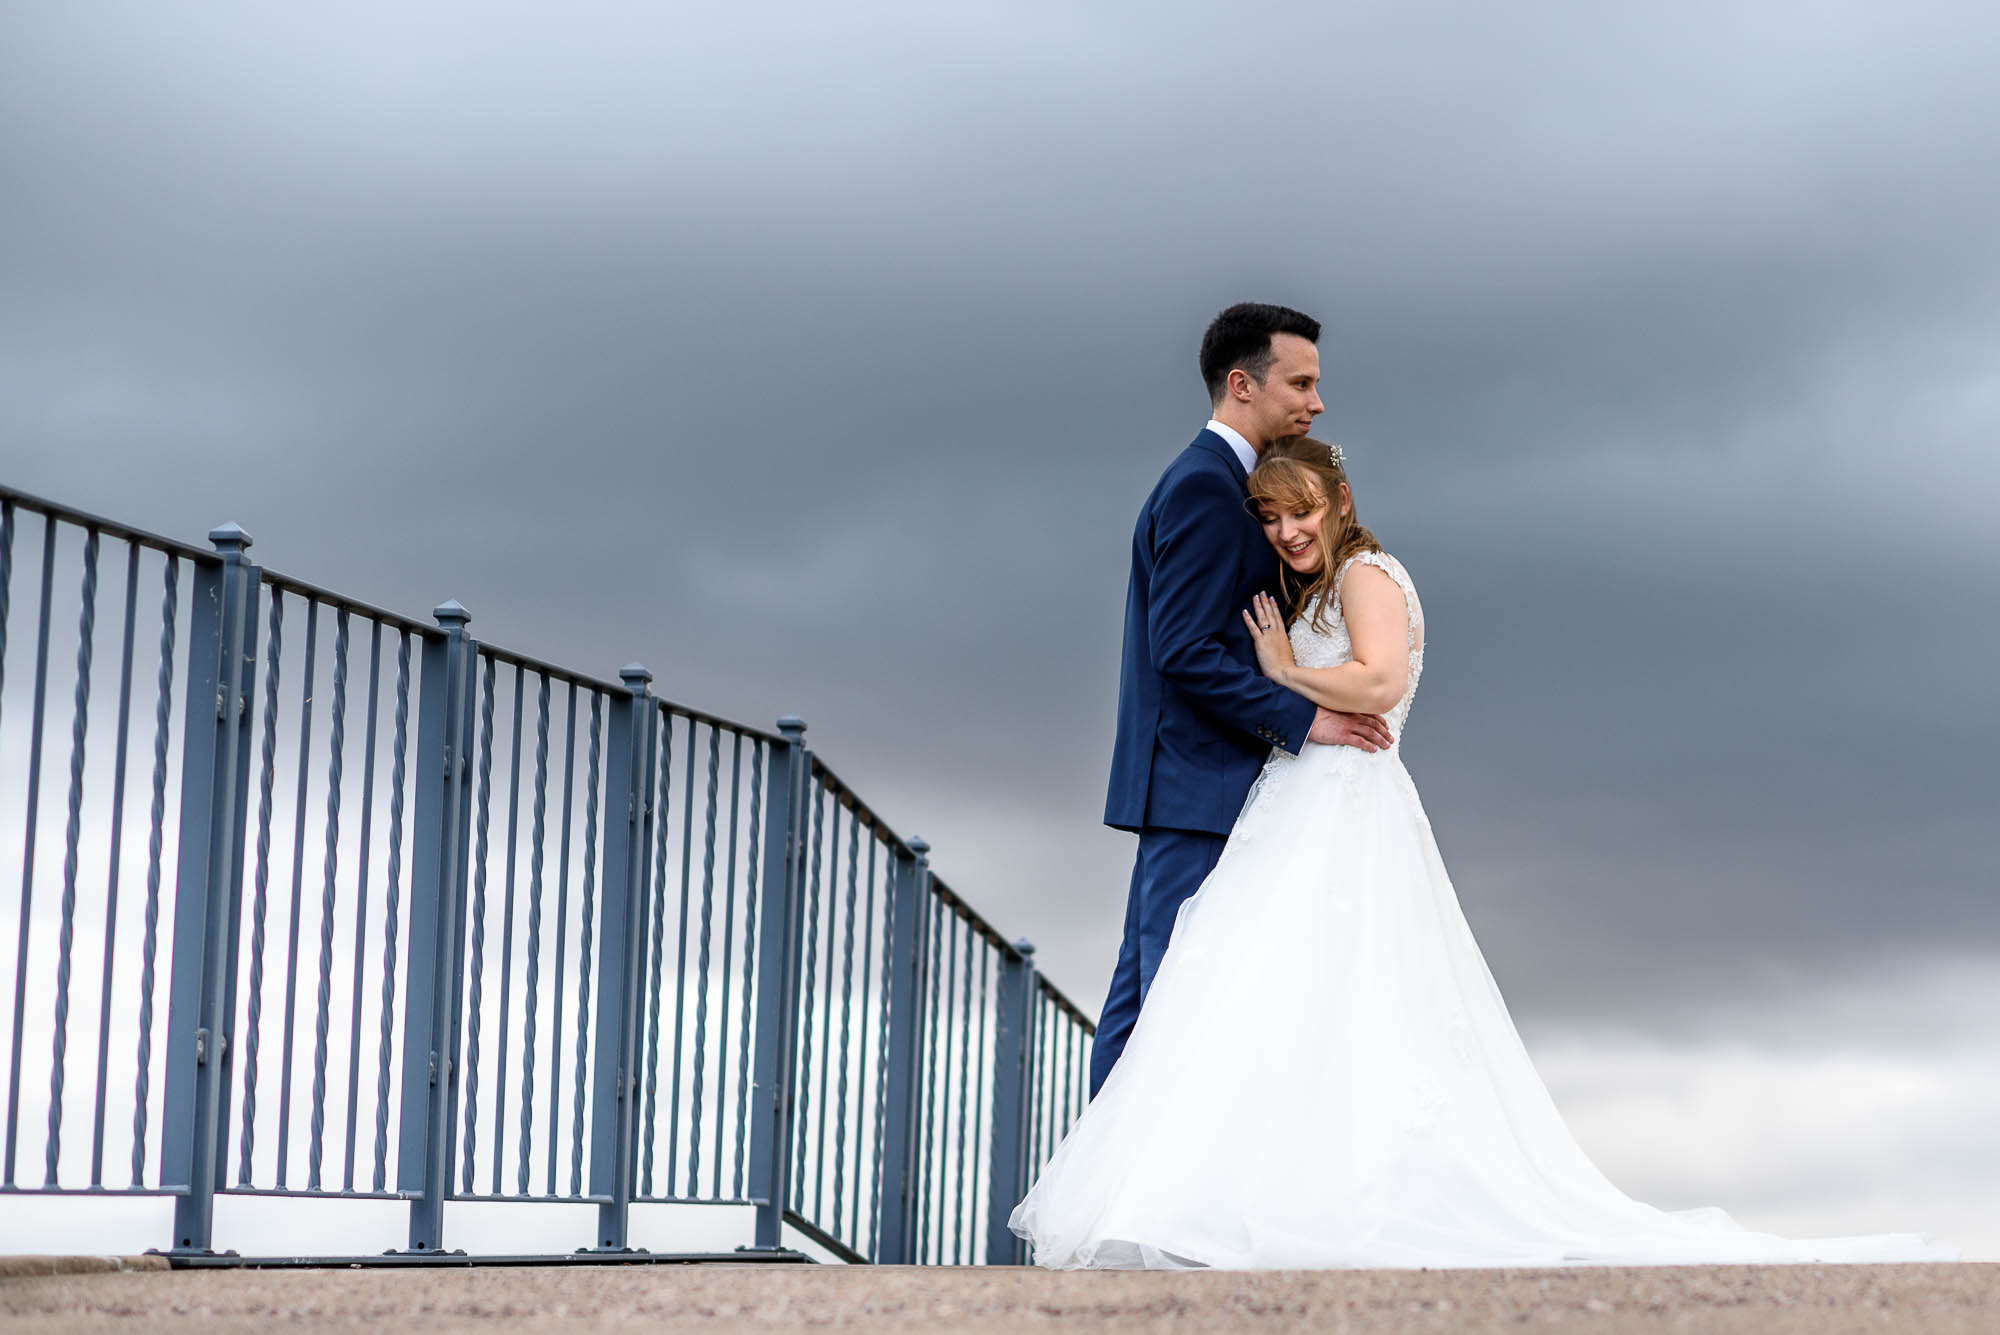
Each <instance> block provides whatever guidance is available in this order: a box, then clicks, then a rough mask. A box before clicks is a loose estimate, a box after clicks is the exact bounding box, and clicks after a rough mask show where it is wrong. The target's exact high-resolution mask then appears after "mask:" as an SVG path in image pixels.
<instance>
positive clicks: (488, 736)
mask: <svg viewBox="0 0 2000 1335" xmlns="http://www.w3.org/2000/svg"><path fill="white" fill-rule="evenodd" d="M494 667H495V664H494V660H493V659H492V658H491V657H490V656H489V657H487V659H486V673H485V677H484V680H483V681H482V683H481V687H480V691H481V696H482V698H481V700H480V706H479V797H478V799H477V801H476V802H475V804H474V805H475V809H476V812H477V817H476V824H475V829H476V833H475V835H474V843H475V851H474V853H473V863H472V998H471V1004H470V1005H469V1006H468V1007H467V1010H466V1026H465V1027H466V1039H465V1168H464V1171H463V1174H462V1176H463V1179H464V1183H465V1185H464V1186H463V1187H462V1188H460V1190H462V1191H463V1192H464V1193H465V1194H466V1195H468V1196H470V1195H471V1194H472V1172H473V1160H474V1158H475V1157H476V1156H477V1154H478V1150H479V1017H480V1012H481V1011H483V1010H485V1006H484V1005H483V1004H482V1002H483V1000H484V997H485V984H486V860H487V859H486V847H487V835H488V833H489V831H490V830H491V828H492V824H493V669H494Z"/></svg>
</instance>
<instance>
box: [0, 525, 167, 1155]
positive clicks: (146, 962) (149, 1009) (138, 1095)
mask: <svg viewBox="0 0 2000 1335" xmlns="http://www.w3.org/2000/svg"><path fill="white" fill-rule="evenodd" d="M4 550H5V549H4V546H0V552H4ZM180 573H181V561H180V557H178V556H176V555H173V554H171V553H170V554H169V555H168V556H167V575H166V586H167V590H166V593H165V595H164V596H163V597H162V598H161V600H160V671H159V676H158V678H157V679H156V684H157V698H156V699H155V701H154V704H153V807H152V812H151V824H150V826H149V827H148V831H147V836H146V938H145V942H144V944H143V945H142V946H141V948H140V951H139V1071H138V1074H137V1076H136V1077H135V1078H134V1080H133V1082H132V1185H133V1186H135V1187H136V1186H139V1185H141V1184H142V1183H143V1182H144V1180H145V1176H146V1172H145V1170H146V1099H147V1095H148V1093H149V1091H150V1086H151V1078H152V1065H153V966H154V961H155V959H156V958H157V954H158V950H159V944H160V846H161V843H162V841H163V840H164V837H165V826H166V816H167V731H168V728H169V726H170V724H171V722H172V715H173V699H174V622H175V620H176V614H177V612H178V610H179V608H180ZM5 583H6V580H5V576H4V574H0V588H4V587H5ZM4 615H5V614H4V611H0V618H4Z"/></svg>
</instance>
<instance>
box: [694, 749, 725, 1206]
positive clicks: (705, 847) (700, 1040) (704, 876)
mask: <svg viewBox="0 0 2000 1335" xmlns="http://www.w3.org/2000/svg"><path fill="white" fill-rule="evenodd" d="M721 759H722V734H721V732H719V731H718V730H717V729H715V728H714V727H712V726H711V727H710V728H709V730H708V829H707V833H706V834H705V835H704V836H703V838H702V849H701V949H700V952H699V954H698V955H697V957H696V958H697V962H696V965H695V978H696V982H695V998H696V999H695V1005H694V1103H693V1106H692V1108H691V1110H690V1120H689V1123H688V1195H690V1196H692V1195H695V1194H696V1193H697V1192H699V1191H700V1190H701V1087H702V1077H703V1075H704V1074H705V1073H706V1071H707V1052H708V952H709V939H710V933H711V932H712V930H713V928H714V924H715V818H716V808H717V803H716V800H715V792H716V787H715V781H716V772H717V767H718V765H719V764H720V762H721Z"/></svg>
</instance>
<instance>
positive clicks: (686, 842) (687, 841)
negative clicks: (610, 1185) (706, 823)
mask: <svg viewBox="0 0 2000 1335" xmlns="http://www.w3.org/2000/svg"><path fill="white" fill-rule="evenodd" d="M694 731H695V725H694V721H693V720H692V719H690V720H689V721H688V748H687V780H686V782H685V783H683V784H682V785H681V909H680V927H679V929H678V930H677V931H676V932H675V933H674V960H675V967H674V983H675V986H674V1047H673V1052H672V1054H671V1055H672V1057H673V1063H674V1080H673V1093H672V1095H671V1096H670V1097H669V1099H668V1101H667V1195H669V1196H671V1195H673V1194H674V1168H675V1165H676V1164H677V1163H678V1162H679V1157H680V1143H681V1068H682V1066H683V1065H685V1063H684V1062H682V1060H681V1053H682V1052H683V1051H685V1049H684V1048H683V1047H682V1046H681V1034H682V1031H683V1029H684V1028H685V1026H686V1023H687V963H686V961H687V935H688V931H687V929H688V884H689V882H688V872H689V868H690V867H691V866H692V865H693V856H694ZM711 731H712V730H711Z"/></svg>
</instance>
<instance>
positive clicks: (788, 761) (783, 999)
mask: <svg viewBox="0 0 2000 1335" xmlns="http://www.w3.org/2000/svg"><path fill="white" fill-rule="evenodd" d="M778 731H779V732H780V733H781V734H782V735H783V736H784V739H785V740H784V742H783V743H782V744H781V745H778V746H774V747H772V748H771V770H770V773H769V774H768V775H767V776H766V780H765V782H766V788H765V799H764V802H765V807H764V811H765V815H764V884H763V885H762V886H760V887H758V891H757V893H758V895H759V899H760V902H759V904H758V916H759V917H760V918H761V919H762V920H763V922H764V924H765V927H764V935H763V937H762V938H761V939H760V940H759V941H758V943H757V1034H756V1045H755V1055H754V1056H753V1058H752V1061H753V1063H754V1065H753V1066H752V1068H751V1073H750V1081H751V1094H750V1114H749V1115H750V1177H749V1182H748V1186H747V1191H748V1193H749V1196H750V1199H751V1200H753V1201H755V1202H756V1203H757V1224H756V1231H755V1234H754V1239H753V1241H752V1243H751V1246H750V1248H749V1249H748V1250H755V1251H776V1250H779V1249H780V1247H781V1246H782V1243H783V1232H784V1223H785V1206H786V1204H787V1201H786V1191H787V1184H789V1183H790V1181H791V1163H792V1109H793V1106H794V1104H795V1103H796V1096H797V1090H795V1089H794V1088H793V1087H792V1083H793V1079H794V1077H795V1075H796V1074H797V1072H796V1070H795V1066H796V1062H795V1058H794V1054H795V1052H796V1051H797V1047H798V1009H799V1007H798V988H799V977H798V974H799V960H798V956H799V934H800V930H801V924H800V922H799V916H800V914H801V913H802V912H803V911H804V906H803V904H802V902H801V897H800V895H799V892H798V891H799V886H798V881H799V875H798V873H799V863H800V858H801V854H802V853H803V852H804V845H805V840H804V838H803V837H802V835H803V833H804V831H803V830H802V828H801V826H802V820H803V813H804V812H805V794H806V785H807V780H808V779H809V778H810V776H811V773H812V758H811V752H809V751H808V750H807V749H806V744H805V737H806V725H805V720H804V719H801V718H799V717H798V716H797V715H793V714H787V715H786V716H785V717H783V718H781V719H779V720H778Z"/></svg>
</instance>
